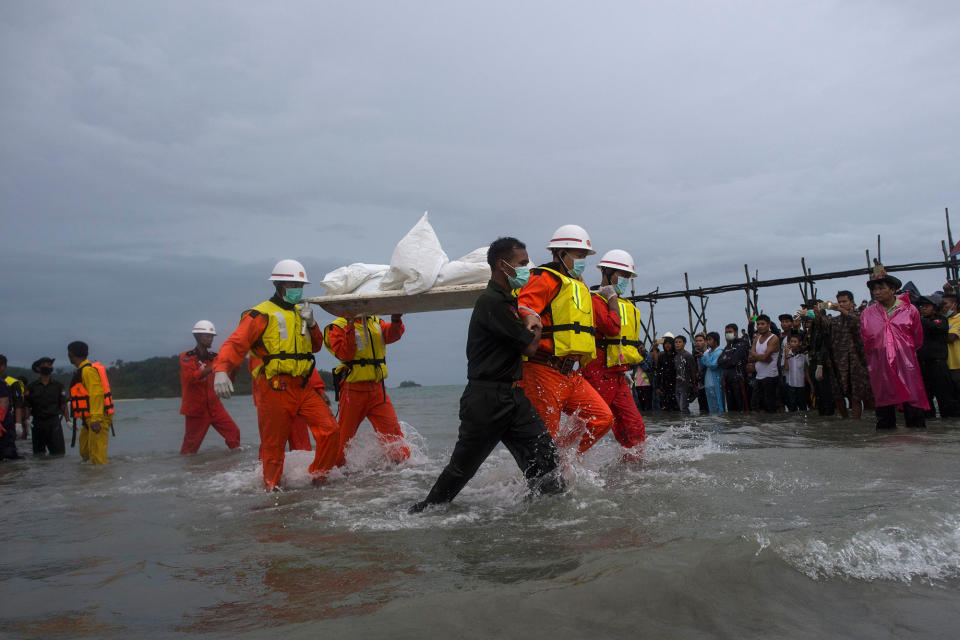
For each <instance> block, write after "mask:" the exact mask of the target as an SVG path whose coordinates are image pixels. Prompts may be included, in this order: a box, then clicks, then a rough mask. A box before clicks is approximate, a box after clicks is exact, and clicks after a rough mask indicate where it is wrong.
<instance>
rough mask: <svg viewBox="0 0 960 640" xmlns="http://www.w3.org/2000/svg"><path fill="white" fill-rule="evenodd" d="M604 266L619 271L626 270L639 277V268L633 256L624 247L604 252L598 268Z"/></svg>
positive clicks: (632, 275)
mask: <svg viewBox="0 0 960 640" xmlns="http://www.w3.org/2000/svg"><path fill="white" fill-rule="evenodd" d="M604 267H608V268H610V269H616V270H617V271H626V272H628V273H629V274H630V277H631V278H636V277H637V270H636V268H635V267H634V266H633V256H631V255H630V254H629V253H627V252H626V251H624V250H623V249H611V250H610V251H607V252H606V253H605V254H603V258H602V259H601V260H600V264H598V265H597V269H602V268H604Z"/></svg>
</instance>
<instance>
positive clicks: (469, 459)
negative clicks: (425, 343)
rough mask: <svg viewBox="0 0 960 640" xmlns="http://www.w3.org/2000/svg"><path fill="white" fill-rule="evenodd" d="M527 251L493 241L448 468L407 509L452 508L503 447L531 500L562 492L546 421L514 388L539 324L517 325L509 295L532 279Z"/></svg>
mask: <svg viewBox="0 0 960 640" xmlns="http://www.w3.org/2000/svg"><path fill="white" fill-rule="evenodd" d="M529 262H530V259H529V257H528V256H527V248H526V245H524V244H523V243H522V242H520V241H519V240H517V239H516V238H498V239H497V240H496V241H494V242H493V244H491V245H490V248H489V249H488V250H487V263H488V264H489V265H490V271H491V278H490V282H489V283H488V284H487V288H486V289H485V290H484V292H483V293H481V294H480V297H479V298H478V299H477V302H476V304H475V305H474V307H473V315H471V316H470V328H469V329H468V331H467V388H466V389H464V391H463V396H461V398H460V432H459V434H458V436H457V444H456V445H455V446H454V448H453V455H451V456H450V462H449V463H448V464H447V466H446V468H444V470H443V472H442V473H441V474H440V477H439V478H437V481H436V482H435V483H434V485H433V488H432V489H430V493H429V494H428V495H427V497H426V499H425V500H423V501H421V502H418V503H416V504H415V505H413V506H412V507H410V513H419V512H421V511H423V510H424V509H425V508H426V507H427V506H429V505H434V504H441V503H445V502H450V501H451V500H453V499H454V497H456V495H457V494H458V493H460V490H461V489H463V487H464V485H466V484H467V482H469V481H470V478H472V477H473V476H474V474H475V473H476V472H477V469H479V468H480V465H481V464H483V461H484V460H486V459H487V456H489V455H490V453H491V452H492V451H493V449H494V448H495V447H496V446H497V443H499V442H502V443H503V444H504V446H505V447H506V448H507V450H508V451H510V453H511V455H513V458H514V460H516V461H517V466H519V467H520V470H521V471H523V475H524V477H525V478H526V480H527V486H528V487H529V488H530V491H531V492H534V493H538V492H539V493H560V492H562V491H563V490H564V488H565V485H564V481H563V477H562V476H561V475H560V470H559V460H560V454H559V452H558V451H557V447H556V444H554V442H553V439H552V438H551V437H550V433H549V432H548V431H547V428H546V427H545V426H544V424H543V420H541V419H540V416H539V415H538V414H537V411H536V410H535V409H534V408H533V405H532V404H531V403H530V401H529V400H528V399H527V397H526V396H525V395H524V393H523V391H522V390H521V389H520V388H519V387H518V384H517V383H518V381H519V379H520V375H521V372H522V364H521V354H523V355H533V354H534V353H536V350H537V344H538V343H539V342H540V336H541V334H540V332H541V329H542V327H541V325H540V322H539V320H538V319H537V318H536V316H534V315H532V314H530V315H528V316H527V318H526V320H521V319H520V315H519V313H518V311H517V300H516V298H514V297H513V295H512V293H511V289H512V288H515V287H521V286H523V284H524V282H526V279H527V277H528V276H529V275H530V268H529V267H528V266H527V265H528V264H529Z"/></svg>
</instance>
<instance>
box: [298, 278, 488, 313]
mask: <svg viewBox="0 0 960 640" xmlns="http://www.w3.org/2000/svg"><path fill="white" fill-rule="evenodd" d="M486 288H487V284H486V283H483V284H463V285H457V286H453V287H434V288H433V289H430V290H429V291H427V292H425V293H418V294H416V295H407V294H405V293H403V292H402V291H378V292H376V293H347V294H344V295H339V296H316V297H313V298H304V299H303V301H304V302H310V303H312V304H316V305H319V306H320V307H321V308H322V309H323V310H324V311H326V312H327V313H330V314H333V315H335V316H343V315H354V316H373V315H376V316H388V315H391V314H394V313H421V312H424V311H449V310H451V309H472V308H473V303H474V302H476V301H477V298H478V297H480V292H481V291H483V290H484V289H486Z"/></svg>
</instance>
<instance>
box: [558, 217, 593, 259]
mask: <svg viewBox="0 0 960 640" xmlns="http://www.w3.org/2000/svg"><path fill="white" fill-rule="evenodd" d="M547 249H586V250H587V255H593V254H595V253H596V251H594V250H593V246H592V245H591V244H590V234H588V233H587V232H586V230H585V229H584V228H583V227H581V226H579V225H576V224H565V225H563V226H562V227H560V228H559V229H557V230H556V231H554V232H553V238H551V239H550V244H548V245H547Z"/></svg>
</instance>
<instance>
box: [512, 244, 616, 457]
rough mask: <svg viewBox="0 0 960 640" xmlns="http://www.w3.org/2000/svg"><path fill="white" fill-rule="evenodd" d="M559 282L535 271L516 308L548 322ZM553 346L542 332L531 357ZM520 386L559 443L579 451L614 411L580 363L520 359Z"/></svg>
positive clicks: (609, 421) (548, 354)
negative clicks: (564, 418) (563, 422)
mask: <svg viewBox="0 0 960 640" xmlns="http://www.w3.org/2000/svg"><path fill="white" fill-rule="evenodd" d="M543 266H544V267H547V268H550V269H553V270H555V271H559V272H561V273H563V272H564V268H563V266H562V265H560V264H559V263H556V262H553V263H550V264H547V265H543ZM560 288H561V285H560V282H559V280H558V279H557V278H556V277H555V276H554V275H552V274H550V273H548V272H544V271H539V272H538V271H534V272H533V273H531V275H530V280H529V281H528V282H527V284H526V285H525V286H524V287H523V288H522V289H520V292H519V294H518V296H517V302H518V304H519V309H520V313H521V314H522V315H528V314H529V313H530V311H532V312H534V313H537V314H539V315H540V319H541V322H542V323H543V326H544V327H549V326H552V325H553V319H552V318H551V317H550V304H551V303H552V302H553V300H554V298H556V297H557V294H559V293H560ZM553 352H554V344H553V339H552V338H550V337H549V334H548V333H545V334H544V337H543V338H541V340H540V343H539V344H538V345H537V356H535V358H534V359H536V357H541V358H543V357H552V355H553ZM591 356H592V354H591ZM520 386H521V387H522V388H523V391H524V393H525V394H526V396H527V398H528V399H529V400H530V403H531V404H532V405H533V406H534V408H535V409H536V410H537V412H538V413H539V414H540V418H541V419H542V420H543V423H544V424H545V425H546V426H547V430H549V431H550V435H551V436H553V439H554V441H555V442H556V443H557V446H558V447H560V448H566V447H568V446H573V445H577V451H578V453H583V452H584V451H586V450H587V449H589V448H590V447H592V446H593V445H594V444H596V442H597V441H599V440H600V438H602V437H603V436H604V434H606V432H607V431H609V430H610V427H611V425H612V424H613V414H612V413H611V412H610V408H609V407H608V406H607V403H606V402H604V401H603V398H601V397H600V395H599V394H598V393H597V391H596V390H595V389H594V388H593V387H592V386H590V384H589V383H588V382H587V381H586V380H585V379H584V377H583V374H582V372H581V371H580V370H579V369H573V368H571V369H569V370H565V371H561V370H558V369H556V368H553V367H550V366H548V365H546V364H542V363H538V362H531V361H526V362H524V363H523V378H522V379H521V380H520ZM561 414H566V415H570V416H573V419H572V420H571V421H570V425H569V426H568V428H567V429H566V430H565V431H564V432H563V433H561V432H560V416H561Z"/></svg>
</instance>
